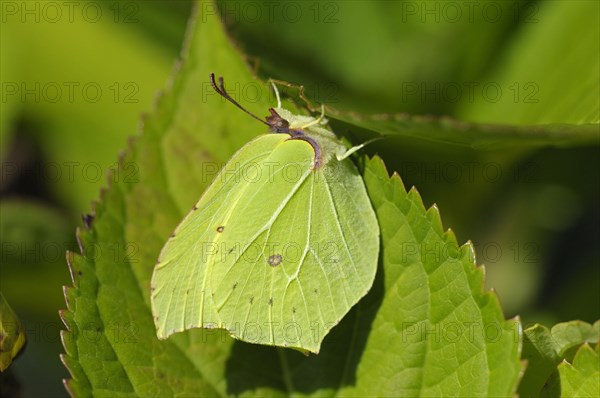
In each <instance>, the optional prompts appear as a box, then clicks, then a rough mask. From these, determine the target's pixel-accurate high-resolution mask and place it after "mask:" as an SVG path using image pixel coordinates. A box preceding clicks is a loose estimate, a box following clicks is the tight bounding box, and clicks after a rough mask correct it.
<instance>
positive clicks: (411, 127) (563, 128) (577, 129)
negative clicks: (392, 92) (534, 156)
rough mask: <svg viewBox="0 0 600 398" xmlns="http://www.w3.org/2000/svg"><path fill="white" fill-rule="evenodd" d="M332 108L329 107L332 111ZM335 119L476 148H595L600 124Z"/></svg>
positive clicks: (388, 132)
mask: <svg viewBox="0 0 600 398" xmlns="http://www.w3.org/2000/svg"><path fill="white" fill-rule="evenodd" d="M328 109H329V108H328ZM331 115H332V117H335V118H337V119H339V120H341V121H344V122H346V123H350V124H354V125H356V126H360V127H362V128H366V129H369V130H372V131H375V132H377V133H379V134H382V135H399V136H405V137H411V138H418V139H422V140H427V141H434V142H439V143H444V144H453V145H461V146H465V147H471V148H476V149H485V150H492V149H506V148H521V147H542V146H556V147H568V146H576V145H594V144H597V143H598V140H599V139H600V133H599V128H598V124H594V123H588V124H581V125H573V124H558V123H557V124H538V125H508V124H489V123H470V122H464V121H459V120H456V119H452V118H449V117H442V118H437V117H430V116H411V115H407V114H381V115H360V114H358V113H355V112H351V113H345V112H339V111H336V110H335V109H331Z"/></svg>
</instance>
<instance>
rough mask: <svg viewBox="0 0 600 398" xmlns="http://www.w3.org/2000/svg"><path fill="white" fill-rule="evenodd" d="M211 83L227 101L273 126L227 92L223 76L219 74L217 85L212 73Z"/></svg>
mask: <svg viewBox="0 0 600 398" xmlns="http://www.w3.org/2000/svg"><path fill="white" fill-rule="evenodd" d="M210 84H211V85H212V87H213V88H214V89H215V91H216V92H217V93H219V95H221V97H223V98H225V99H226V100H227V101H229V102H231V103H232V104H233V105H235V106H237V107H238V108H240V109H241V110H243V111H244V112H246V113H247V114H248V115H250V116H252V117H253V118H255V119H256V120H258V121H259V122H262V123H264V124H266V125H267V126H269V127H271V125H270V124H269V123H267V122H265V121H264V120H262V119H261V118H259V117H258V116H256V115H255V114H253V113H251V112H250V111H248V110H247V109H246V108H244V107H243V106H241V105H240V104H239V103H238V102H237V101H236V100H234V99H233V98H232V97H231V95H229V93H228V92H227V90H225V84H224V82H223V76H219V84H218V85H217V83H216V82H215V74H214V73H211V74H210Z"/></svg>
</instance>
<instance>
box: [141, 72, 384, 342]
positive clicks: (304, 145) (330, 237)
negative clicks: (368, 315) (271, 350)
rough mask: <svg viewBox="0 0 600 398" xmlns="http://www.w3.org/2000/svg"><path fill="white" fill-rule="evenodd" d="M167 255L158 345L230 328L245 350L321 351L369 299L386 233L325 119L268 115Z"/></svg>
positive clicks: (159, 287) (162, 260) (158, 299)
mask: <svg viewBox="0 0 600 398" xmlns="http://www.w3.org/2000/svg"><path fill="white" fill-rule="evenodd" d="M210 77H211V83H212V86H213V88H214V89H215V90H216V91H217V92H218V93H219V94H220V95H222V96H223V97H224V98H226V99H227V100H228V101H230V102H231V103H232V104H234V105H235V106H237V107H238V108H240V109H242V110H243V111H244V112H246V113H248V114H249V115H250V116H252V117H254V118H255V119H257V120H259V121H261V122H263V123H265V124H267V125H268V126H269V128H270V131H271V134H266V135H261V136H258V137H257V138H255V139H253V140H252V141H250V142H249V143H248V144H246V145H244V146H243V147H242V148H241V149H240V150H238V151H237V153H235V154H234V155H233V157H232V158H231V159H230V160H229V161H228V163H227V164H226V165H225V167H224V168H223V169H222V170H221V172H220V174H219V175H218V176H217V177H216V178H215V180H214V181H213V182H212V184H211V185H210V186H209V187H208V188H207V190H206V191H205V192H204V194H203V195H202V197H201V198H200V200H199V201H198V203H197V204H196V205H195V206H194V207H193V209H192V211H191V212H190V213H189V214H188V215H187V216H186V217H185V218H184V219H183V221H181V223H180V224H179V225H178V226H177V228H176V229H175V232H174V233H173V234H172V235H171V237H170V238H169V239H168V241H167V243H166V244H165V246H164V247H163V248H162V251H161V253H160V255H159V258H158V262H157V264H156V267H155V268H154V273H153V275H152V283H151V300H152V313H153V316H154V322H155V324H156V328H157V335H158V338H160V339H165V338H167V337H168V336H170V335H171V334H173V333H176V332H180V331H183V330H187V329H191V328H222V329H226V330H227V331H228V332H229V334H230V335H231V336H232V337H234V338H236V339H240V340H243V341H247V342H251V343H256V344H266V345H273V346H281V347H291V348H295V349H298V350H301V351H304V352H306V351H310V352H314V353H318V352H319V348H320V346H321V342H322V340H323V338H324V337H325V335H326V334H327V333H328V332H329V331H330V330H331V328H332V327H334V326H335V325H336V324H337V323H338V322H339V321H340V320H341V319H342V318H343V317H344V315H346V313H347V312H348V311H349V310H350V308H352V306H354V304H356V303H357V302H358V301H359V300H360V299H361V298H362V297H363V296H364V295H365V294H366V293H367V292H368V291H369V289H370V288H371V286H372V284H373V280H374V278H375V272H376V269H377V261H378V256H379V227H378V224H377V219H376V217H375V212H374V211H373V208H372V206H371V203H370V201H369V197H368V196H367V191H366V189H365V185H364V182H363V180H362V178H361V176H360V174H359V173H358V171H357V169H356V166H355V165H354V163H353V162H352V161H351V160H350V159H349V158H348V155H350V154H351V153H352V152H354V151H355V150H357V149H359V148H360V147H362V146H359V147H354V148H352V149H350V150H348V151H347V150H346V148H345V146H344V145H343V144H342V143H341V142H340V141H339V140H338V139H337V138H336V136H335V134H333V133H332V132H331V131H329V130H327V129H326V128H325V125H326V123H327V122H326V120H325V119H324V117H323V116H324V115H323V114H322V115H321V116H320V117H319V118H313V117H310V116H300V115H293V114H292V113H290V112H289V111H287V110H285V109H282V108H281V101H280V98H279V94H278V92H277V91H276V89H275V92H276V95H277V102H278V106H277V108H275V109H273V108H270V109H269V112H270V113H271V115H270V116H268V117H267V118H266V122H265V121H263V120H262V119H260V118H258V117H257V116H255V115H253V114H251V113H250V112H248V111H247V110H246V109H244V108H243V107H242V106H241V105H240V104H238V103H237V102H236V101H235V100H234V99H233V98H232V97H231V96H230V95H229V94H228V93H227V91H226V90H225V87H224V84H223V79H222V78H220V79H219V85H218V86H217V84H216V83H215V80H214V74H211V76H210Z"/></svg>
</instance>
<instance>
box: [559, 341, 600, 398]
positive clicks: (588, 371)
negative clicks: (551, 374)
mask: <svg viewBox="0 0 600 398" xmlns="http://www.w3.org/2000/svg"><path fill="white" fill-rule="evenodd" d="M599 354H600V345H598V344H596V349H595V350H594V349H592V347H590V346H589V345H588V344H584V345H583V346H581V348H580V349H579V350H577V354H575V359H573V364H570V363H568V362H566V361H564V362H563V363H561V364H560V365H559V366H558V371H559V373H560V384H561V390H562V391H561V393H562V394H561V396H563V397H590V398H592V397H598V396H600V383H599V382H598V380H600V355H599Z"/></svg>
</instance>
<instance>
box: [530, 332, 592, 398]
mask: <svg viewBox="0 0 600 398" xmlns="http://www.w3.org/2000/svg"><path fill="white" fill-rule="evenodd" d="M599 339H600V321H597V322H596V323H594V324H593V325H590V324H588V323H586V322H581V321H571V322H564V323H559V324H556V325H554V326H553V327H552V329H551V330H549V329H548V328H546V327H544V326H542V325H539V324H536V325H534V326H532V327H530V328H528V329H526V330H525V333H524V340H523V358H524V359H526V360H527V361H528V365H527V370H526V372H525V374H524V376H523V380H522V381H521V383H520V385H519V395H520V396H522V397H539V396H541V395H543V396H556V395H558V394H559V392H560V389H561V385H559V383H558V374H557V366H558V365H559V364H560V363H561V361H564V360H572V358H573V355H570V354H569V351H570V350H571V349H572V348H574V349H575V350H576V349H579V348H580V347H581V346H582V345H583V344H588V343H589V344H597V343H598V341H599ZM559 369H560V367H559ZM561 377H562V376H561Z"/></svg>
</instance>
